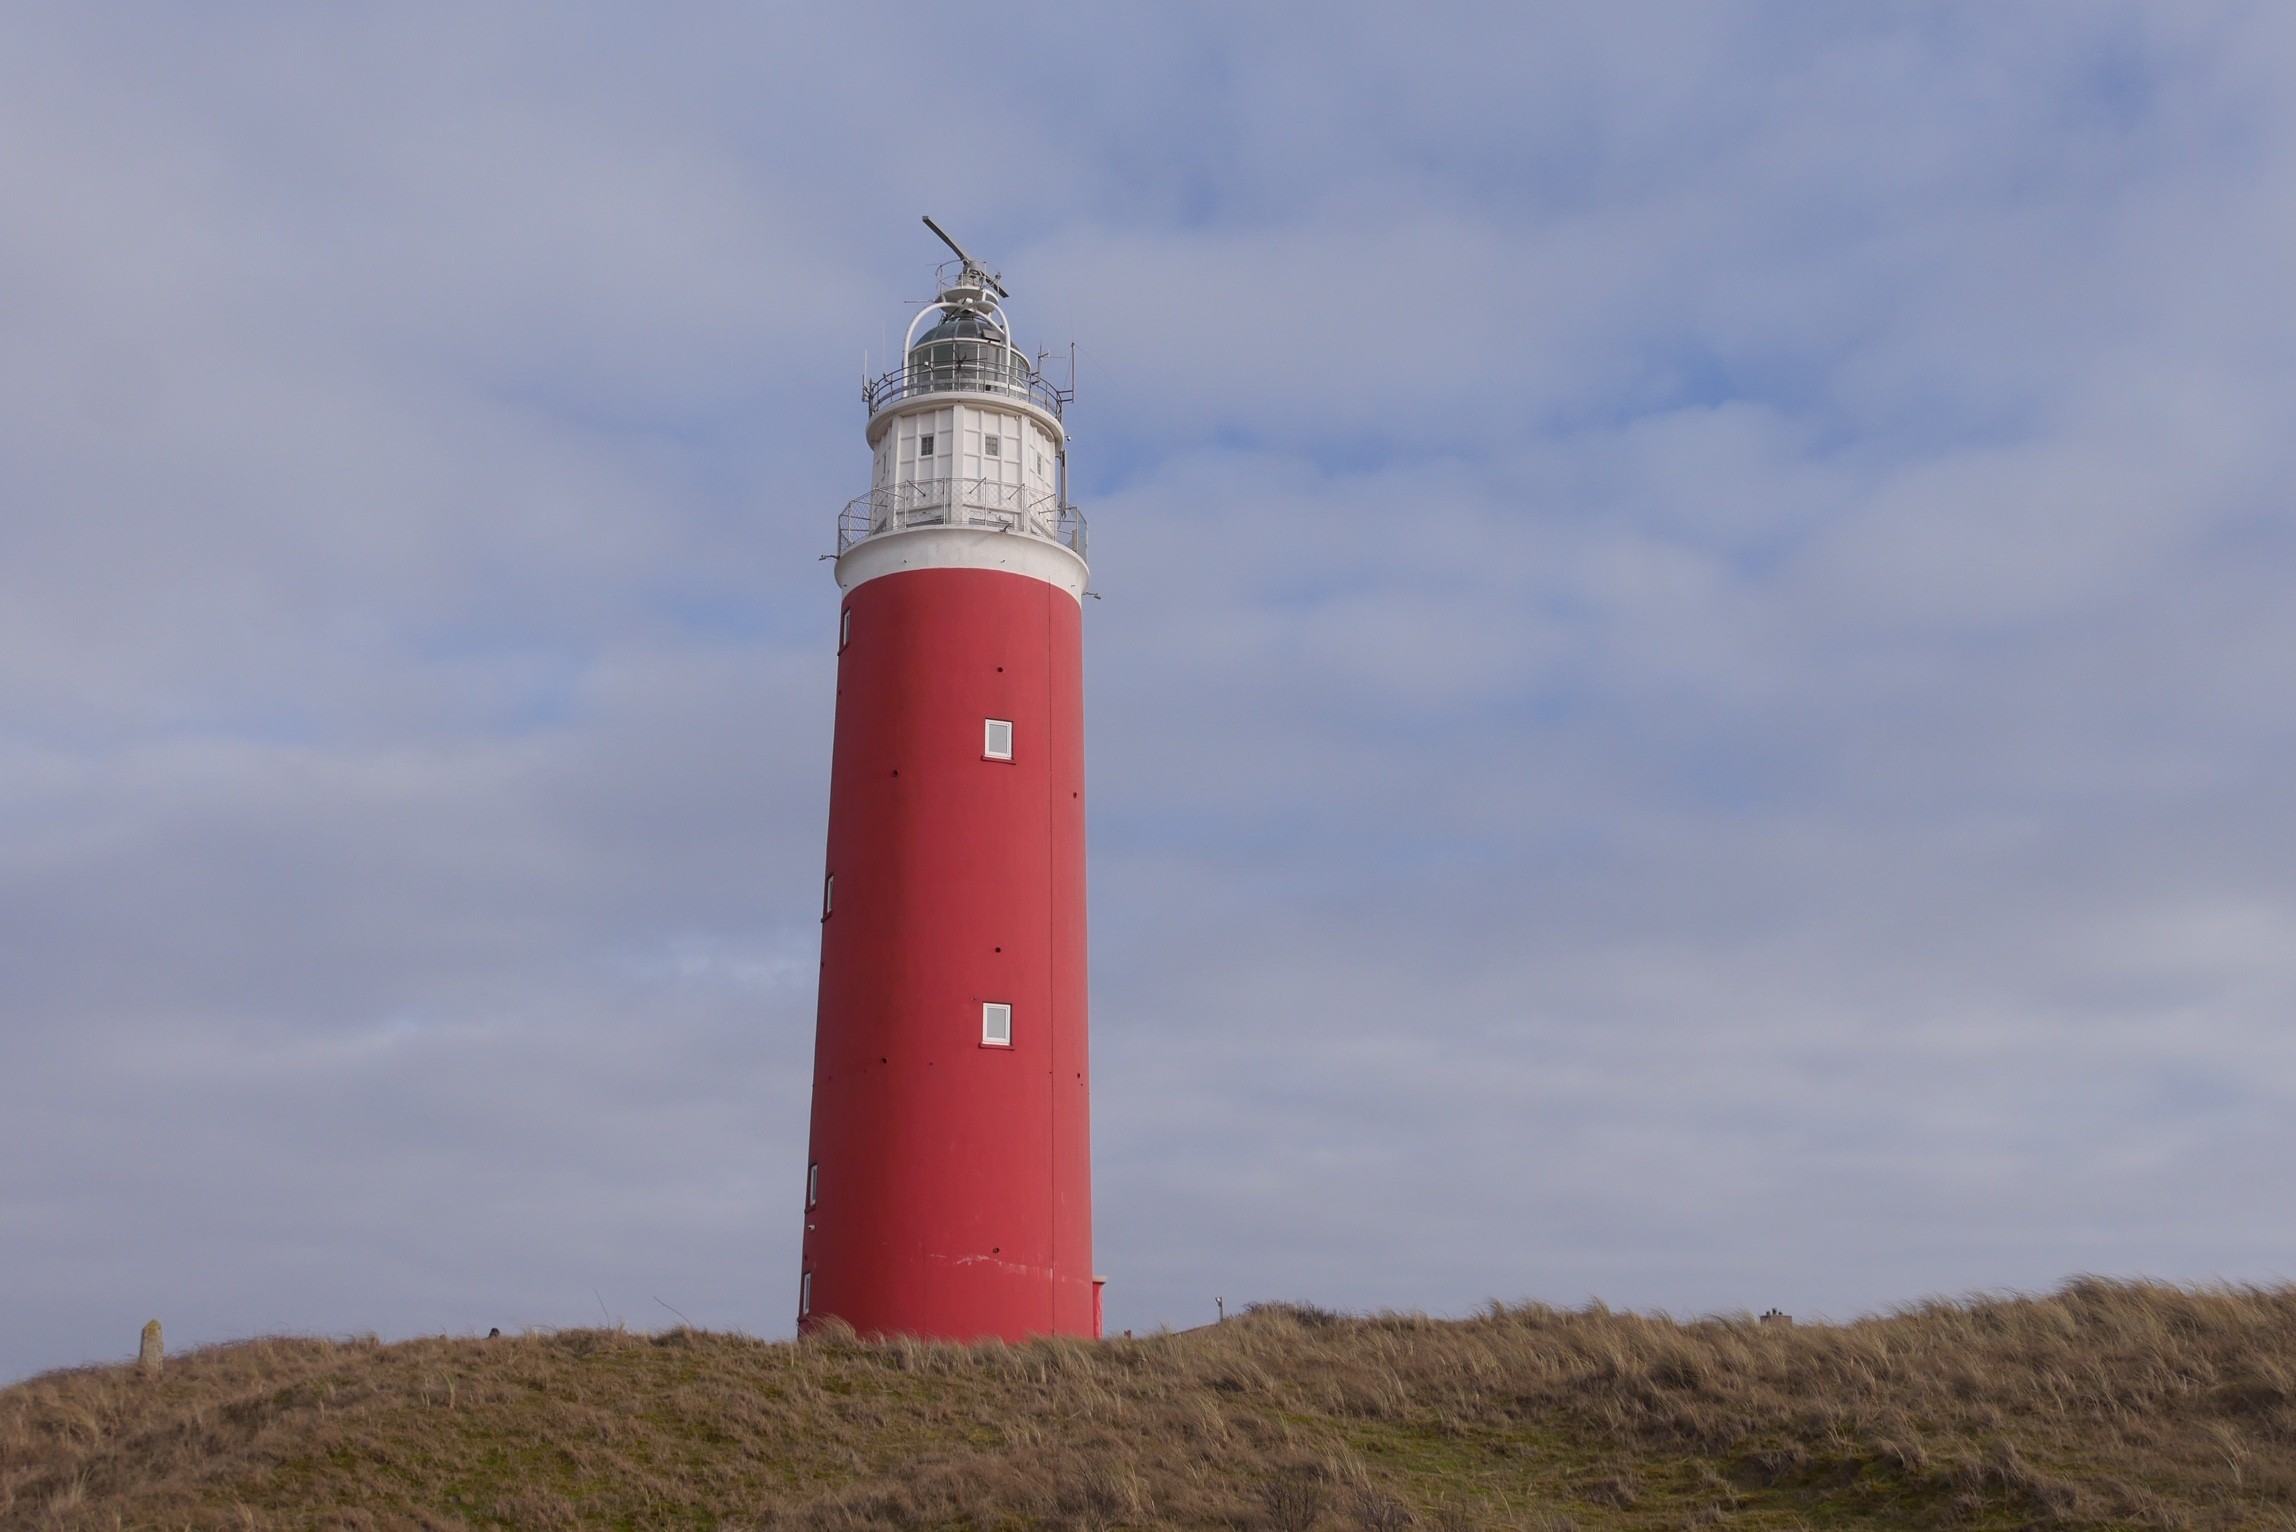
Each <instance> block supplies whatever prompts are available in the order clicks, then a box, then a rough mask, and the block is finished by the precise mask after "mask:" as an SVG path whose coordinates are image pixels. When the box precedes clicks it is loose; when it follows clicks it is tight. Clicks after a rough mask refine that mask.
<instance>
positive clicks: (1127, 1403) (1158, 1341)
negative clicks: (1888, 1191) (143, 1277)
mask: <svg viewBox="0 0 2296 1532" xmlns="http://www.w3.org/2000/svg"><path fill="white" fill-rule="evenodd" d="M1865 1525H1872V1526H1962V1527H2003V1528H2006V1527H2025V1526H2033V1525H2052V1526H2065V1527H2081V1526H2098V1527H2105V1526H2116V1527H2131V1526H2133V1527H2220V1526H2221V1527H2235V1526H2239V1527H2277V1528H2296V1288H2287V1287H2283V1288H2275V1289H2270V1290H2254V1289H2244V1290H2214V1291H2188V1290H2182V1289H2177V1288H2170V1287H2160V1286H2148V1285H2124V1284H2115V1283H2106V1282H2096V1281H2083V1282H2077V1283H2074V1284H2072V1285H2071V1286H2069V1287H2067V1288H2066V1289H2064V1290H2063V1291H2062V1292H2059V1293H2057V1294H2056V1295H2054V1296H2051V1297H2047V1298H2017V1299H2002V1300H1984V1301H1978V1302H1972V1303H1967V1304H1947V1303H1936V1304H1931V1305H1927V1306H1925V1307H1922V1308H1919V1309H1916V1310H1912V1311H1908V1312H1905V1313H1901V1314H1897V1315H1894V1316H1891V1317H1887V1318H1880V1319H1870V1320H1862V1321H1859V1322H1858V1323H1855V1324H1848V1325H1838V1326H1836V1325H1799V1326H1790V1325H1780V1324H1767V1325H1765V1324H1759V1323H1756V1322H1755V1321H1752V1320H1750V1319H1742V1318H1741V1319H1707V1320H1699V1321H1696V1322H1692V1323H1677V1322H1675V1321H1672V1320H1668V1319H1663V1318H1645V1317H1641V1316H1637V1315H1631V1314H1617V1313H1611V1312H1608V1311H1606V1310H1604V1309H1601V1308H1593V1309H1586V1310H1580V1311H1576V1312H1563V1311H1559V1310H1555V1309H1549V1308H1543V1307H1538V1306H1535V1305H1534V1306H1528V1307H1522V1308H1498V1307H1493V1308H1492V1309H1491V1310H1489V1311H1488V1312H1487V1313H1485V1314H1483V1315H1482V1316H1480V1317H1478V1318H1474V1319H1467V1320H1458V1321H1438V1320H1429V1319H1423V1318H1416V1317H1409V1316H1394V1315H1387V1316H1380V1317H1375V1318H1360V1319H1359V1318H1344V1317H1339V1316H1335V1315H1331V1314H1326V1313H1323V1312H1320V1311H1317V1310H1313V1309H1305V1308H1296V1307H1288V1306H1265V1307H1261V1308H1258V1309H1255V1310H1253V1311H1251V1312H1250V1313H1248V1314H1246V1315H1244V1316H1243V1317H1241V1318H1239V1319H1233V1320H1230V1321H1229V1322H1228V1323H1227V1324H1225V1325H1220V1326H1214V1327H1209V1328H1206V1329H1202V1330H1195V1331H1190V1332H1187V1333H1184V1334H1177V1335H1156V1336H1150V1337H1146V1338H1143V1339H1137V1340H1129V1339H1128V1340H1114V1341H1108V1342H1105V1343H1099V1344H1094V1343H1089V1342H1076V1341H1045V1342H1038V1343H1033V1344H1029V1345H1024V1346H1000V1345H984V1346H972V1347H965V1346H949V1345H933V1344H925V1343H920V1342H914V1341H890V1342H885V1343H882V1344H862V1343H859V1342H856V1341H854V1340H853V1339H852V1338H851V1337H850V1336H849V1335H848V1336H843V1337H829V1338H825V1339H820V1340H814V1341H808V1342H805V1343H802V1344H789V1343H768V1342H763V1341H757V1340H751V1339H747V1338H745V1337H741V1336H735V1335H715V1334H708V1333H704V1332H699V1331H694V1330H672V1331H669V1332H666V1333H663V1334H658V1335H633V1334H626V1333H623V1332H620V1331H561V1332H557V1333H554V1334H542V1335H529V1336H522V1337H515V1338H512V1337H505V1338H502V1339H497V1340H448V1339H440V1340H417V1341H407V1342H403V1343H400V1344H397V1345H379V1344H376V1343H375V1342H373V1341H350V1342H337V1341H325V1340H261V1341H248V1342H244V1343H241V1344H237V1345H229V1346H218V1347H213V1348H210V1349H208V1350H204V1351H198V1352H194V1353H190V1354H188V1355H184V1356H181V1357H176V1358H172V1359H170V1360H169V1361H168V1362H167V1364H166V1366H165V1367H164V1369H163V1370H162V1371H161V1372H160V1374H159V1375H158V1376H157V1377H151V1378H147V1377H144V1376H141V1375H139V1374H138V1373H137V1372H136V1371H135V1369H134V1368H133V1367H128V1366H122V1367H106V1368H84V1369H79V1370H75V1371H69V1372H59V1373H51V1374H48V1375H47V1376H44V1377H39V1378H34V1379H32V1380H30V1381H28V1382H25V1383H21V1384H18V1385H16V1386H15V1387H13V1388H10V1389H7V1390H5V1391H0V1526H5V1527H10V1528H14V1527H28V1528H30V1527H37V1528H106V1529H110V1528H122V1527H126V1528H159V1527H213V1528H263V1527H371V1528H386V1527H388V1528H399V1527H407V1528H414V1527H421V1528H450V1527H520V1528H553V1527H632V1528H640V1527H642V1528H656V1527H660V1528H670V1527H678V1528H703V1527H727V1528H733V1527H804V1528H814V1527H821V1528H831V1527H836V1528H847V1527H849V1528H865V1527H949V1526H970V1527H982V1528H987V1527H1027V1526H1074V1527H1158V1526H1181V1527H1224V1528H1264V1529H1268V1532H1307V1529H1310V1528H1326V1529H1342V1528H1350V1527H1356V1528H1369V1529H1387V1528H1400V1527H1407V1526H1422V1527H1438V1528H1441V1527H1528V1528H1545V1529H1552V1532H1561V1529H1564V1528H1569V1527H1578V1528H1585V1529H1590V1532H1591V1529H1596V1528H1636V1527H1651V1528H1658V1527H1668V1528H1672V1527H1691V1526H1699V1527H1726V1526H1740V1527H1747V1528H1759V1527H1810V1528H1820V1527H1826V1526H1865Z"/></svg>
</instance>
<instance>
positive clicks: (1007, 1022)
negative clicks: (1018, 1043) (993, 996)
mask: <svg viewBox="0 0 2296 1532" xmlns="http://www.w3.org/2000/svg"><path fill="white" fill-rule="evenodd" d="M981 1044H982V1046H983V1047H987V1048H1010V1047H1011V1046H1012V1007H1011V1006H1009V1005H1006V1004H1004V1003H1003V1002H1002V1001H997V1000H991V1001H989V1002H987V1003H986V1004H985V1005H983V1006H982V1007H981Z"/></svg>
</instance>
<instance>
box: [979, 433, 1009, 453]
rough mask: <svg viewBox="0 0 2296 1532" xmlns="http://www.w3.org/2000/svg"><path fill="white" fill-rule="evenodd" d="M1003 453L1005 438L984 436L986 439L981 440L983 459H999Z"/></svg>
mask: <svg viewBox="0 0 2296 1532" xmlns="http://www.w3.org/2000/svg"><path fill="white" fill-rule="evenodd" d="M1003 452H1004V438H1003V437H1001V436H984V437H982V438H981V455H982V456H983V457H997V456H999V455H1001V454H1002V453H1003Z"/></svg>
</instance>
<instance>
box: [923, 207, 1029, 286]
mask: <svg viewBox="0 0 2296 1532" xmlns="http://www.w3.org/2000/svg"><path fill="white" fill-rule="evenodd" d="M925 227H926V228H928V229H931V230H932V231H933V232H934V233H935V234H938V235H939V236H940V237H941V243H942V244H944V245H947V246H948V247H949V248H950V249H951V250H954V251H956V252H957V259H958V260H960V261H962V262H963V263H964V270H963V272H961V273H960V274H959V275H958V277H957V285H958V286H960V287H985V288H987V289H988V290H989V291H990V292H992V293H995V294H996V295H997V296H998V297H999V298H1010V297H1011V296H1012V294H1011V293H1008V292H1006V291H1005V290H1004V283H1003V282H1001V281H999V280H998V279H997V275H993V274H991V273H990V271H989V270H988V268H987V267H985V266H983V265H982V264H981V263H980V262H979V261H976V260H974V259H973V258H972V254H971V252H969V251H967V250H966V249H965V247H964V246H963V245H960V244H958V243H957V242H956V241H955V240H954V239H951V238H950V237H949V231H948V230H946V229H944V228H942V227H941V226H940V225H939V224H937V223H935V222H933V215H932V214H930V213H927V214H926V215H925Z"/></svg>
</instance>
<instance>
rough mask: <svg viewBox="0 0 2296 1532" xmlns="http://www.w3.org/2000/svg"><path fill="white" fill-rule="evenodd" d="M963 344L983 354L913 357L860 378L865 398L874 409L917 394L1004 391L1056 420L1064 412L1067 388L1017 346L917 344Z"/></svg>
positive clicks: (935, 349) (927, 349)
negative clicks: (1054, 381)
mask: <svg viewBox="0 0 2296 1532" xmlns="http://www.w3.org/2000/svg"><path fill="white" fill-rule="evenodd" d="M960 349H961V350H975V349H977V350H978V351H980V352H982V353H984V354H982V355H979V356H966V357H959V358H956V359H947V358H943V357H938V356H934V357H931V359H930V360H926V361H912V362H910V363H909V364H908V365H907V366H905V367H897V368H895V369H894V370H893V371H891V372H889V373H887V374H885V376H883V377H881V378H878V379H875V380H874V381H872V382H868V383H864V384H862V385H861V402H862V403H864V404H866V405H868V406H869V413H870V414H871V415H875V414H876V413H877V412H878V411H879V410H881V409H884V408H886V407H887V406H889V405H894V404H898V403H900V402H901V401H902V400H903V399H913V398H915V397H916V396H917V395H919V394H1001V395H1002V396H1004V397H1005V398H1007V399H1019V400H1021V401H1022V402H1024V403H1027V404H1033V405H1035V406H1036V407H1037V408H1038V409H1040V410H1043V411H1044V412H1045V413H1046V414H1048V415H1050V416H1052V418H1053V419H1055V420H1058V419H1059V418H1060V407H1061V406H1062V405H1064V404H1066V403H1067V402H1068V391H1067V390H1065V389H1059V388H1055V387H1053V386H1052V385H1051V384H1050V383H1047V382H1046V381H1045V380H1044V375H1043V374H1041V373H1039V372H1037V371H1036V370H1035V369H1033V368H1031V367H1030V366H1029V365H1028V363H1026V362H1024V361H1022V360H1021V358H1020V356H1019V355H1018V353H1016V352H1011V351H1007V350H1006V349H1005V348H1004V347H1002V346H989V345H979V344H971V345H968V344H964V343H958V344H956V345H951V344H948V343H945V342H944V343H942V344H940V345H936V346H919V347H918V348H917V350H918V351H919V352H924V353H933V352H946V351H955V350H960Z"/></svg>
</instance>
